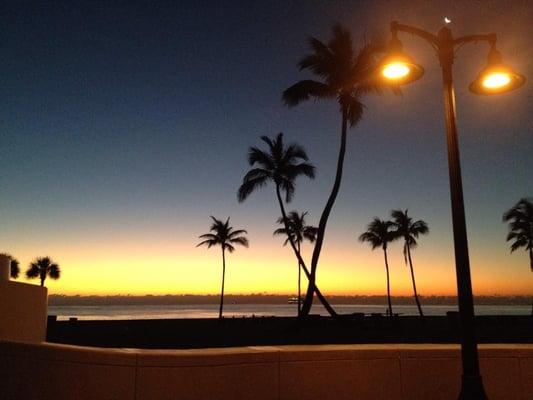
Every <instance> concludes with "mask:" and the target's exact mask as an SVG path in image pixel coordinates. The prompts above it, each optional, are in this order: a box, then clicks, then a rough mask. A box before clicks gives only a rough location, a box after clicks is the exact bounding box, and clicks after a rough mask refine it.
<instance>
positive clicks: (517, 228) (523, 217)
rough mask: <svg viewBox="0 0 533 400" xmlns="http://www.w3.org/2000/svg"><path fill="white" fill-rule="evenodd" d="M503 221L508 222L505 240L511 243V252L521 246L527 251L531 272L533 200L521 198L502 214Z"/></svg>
mask: <svg viewBox="0 0 533 400" xmlns="http://www.w3.org/2000/svg"><path fill="white" fill-rule="evenodd" d="M503 221H504V222H508V223H509V233H508V234H507V241H508V242H509V241H513V242H512V243H511V252H513V251H515V250H518V249H519V248H521V247H523V248H524V250H526V251H527V252H529V265H530V267H531V271H532V272H533V202H532V201H531V199H528V198H523V199H520V200H519V201H518V203H516V204H515V205H514V207H512V208H511V209H510V210H508V211H507V212H506V213H505V214H503Z"/></svg>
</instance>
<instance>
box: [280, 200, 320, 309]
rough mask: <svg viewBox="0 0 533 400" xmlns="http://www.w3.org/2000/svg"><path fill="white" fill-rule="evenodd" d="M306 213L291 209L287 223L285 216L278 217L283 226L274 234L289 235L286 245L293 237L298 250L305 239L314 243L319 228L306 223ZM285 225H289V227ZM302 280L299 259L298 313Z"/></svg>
mask: <svg viewBox="0 0 533 400" xmlns="http://www.w3.org/2000/svg"><path fill="white" fill-rule="evenodd" d="M306 215H307V211H306V212H303V213H301V214H300V213H298V211H291V212H289V214H288V215H287V219H288V221H287V224H285V221H284V220H283V217H280V218H278V221H277V222H278V224H281V225H283V228H278V229H276V230H275V231H274V235H283V236H287V239H285V243H283V245H284V246H286V245H287V243H289V242H290V238H292V240H293V242H294V243H296V248H297V249H298V252H300V249H301V244H302V242H303V241H304V240H308V241H309V242H310V243H313V242H314V241H315V239H316V232H317V228H316V227H315V226H311V225H306V223H305V216H306ZM285 226H287V227H288V229H287V228H286V227H285ZM301 281H302V265H301V264H300V261H298V315H300V308H301V296H302V290H301Z"/></svg>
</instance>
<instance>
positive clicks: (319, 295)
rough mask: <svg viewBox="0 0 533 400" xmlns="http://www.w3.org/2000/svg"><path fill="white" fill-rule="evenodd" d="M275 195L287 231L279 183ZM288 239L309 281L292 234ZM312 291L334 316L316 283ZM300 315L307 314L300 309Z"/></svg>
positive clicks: (334, 315) (288, 229)
mask: <svg viewBox="0 0 533 400" xmlns="http://www.w3.org/2000/svg"><path fill="white" fill-rule="evenodd" d="M276 196H277V198H278V202H279V208H280V210H281V216H282V218H283V223H284V226H285V229H286V231H287V232H290V228H289V224H288V218H287V213H286V212H285V206H284V205H283V200H282V199H281V193H280V190H279V185H276ZM288 239H289V243H290V245H291V247H292V249H293V251H294V254H295V255H296V258H297V259H298V262H299V263H300V265H301V267H302V269H303V271H304V273H305V275H306V276H307V279H308V280H309V282H311V274H310V273H309V270H308V269H307V267H306V266H305V262H304V260H303V258H302V255H301V254H300V252H299V251H298V249H297V248H296V244H295V243H294V240H293V238H292V236H291V235H288ZM314 292H315V293H316V296H317V297H318V299H319V300H320V302H321V303H322V305H323V306H324V308H325V309H326V310H327V311H328V313H329V314H330V315H331V316H332V317H336V316H337V313H336V312H335V310H334V309H333V307H331V305H330V304H329V303H328V301H327V300H326V298H325V297H324V296H323V295H322V293H321V292H320V290H319V289H318V287H316V285H314ZM304 305H305V302H304ZM302 308H303V306H302ZM302 315H307V314H303V313H302V311H300V316H302Z"/></svg>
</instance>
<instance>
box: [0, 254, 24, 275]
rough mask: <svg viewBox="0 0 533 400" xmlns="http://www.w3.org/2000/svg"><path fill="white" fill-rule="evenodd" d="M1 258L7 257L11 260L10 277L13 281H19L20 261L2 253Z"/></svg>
mask: <svg viewBox="0 0 533 400" xmlns="http://www.w3.org/2000/svg"><path fill="white" fill-rule="evenodd" d="M0 255H1V256H5V257H7V258H9V259H10V260H11V261H10V272H9V275H10V276H11V278H12V279H17V278H18V277H19V274H20V264H19V262H18V260H17V259H16V258H15V257H13V256H12V255H11V254H8V253H0Z"/></svg>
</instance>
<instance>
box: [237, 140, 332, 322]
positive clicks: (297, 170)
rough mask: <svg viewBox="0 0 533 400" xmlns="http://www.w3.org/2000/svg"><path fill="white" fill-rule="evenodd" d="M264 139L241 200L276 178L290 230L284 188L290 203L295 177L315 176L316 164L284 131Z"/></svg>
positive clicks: (252, 155) (253, 154)
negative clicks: (262, 148) (286, 139)
mask: <svg viewBox="0 0 533 400" xmlns="http://www.w3.org/2000/svg"><path fill="white" fill-rule="evenodd" d="M261 140H262V141H263V142H265V143H266V145H267V147H268V149H267V150H266V151H265V150H261V149H259V148H257V147H251V148H250V151H249V153H248V163H249V164H250V166H251V167H253V168H252V169H250V170H249V171H248V172H247V173H246V175H245V176H244V178H243V180H242V184H241V186H240V187H239V190H238V192H237V198H238V200H239V202H243V201H244V200H246V199H247V198H248V196H250V194H252V193H253V192H254V191H255V190H256V189H258V188H260V187H262V186H265V185H266V184H267V183H269V182H273V183H274V186H275V190H276V197H277V199H278V204H279V208H280V210H281V217H282V219H283V221H284V223H285V229H287V231H289V230H290V228H289V227H288V225H287V224H286V223H288V221H289V219H288V218H287V213H286V211H285V205H284V203H283V198H282V192H284V194H285V201H286V202H287V203H289V202H290V201H291V200H292V197H293V196H294V191H295V181H296V178H298V177H299V176H301V175H305V176H307V177H308V178H311V179H313V178H314V177H315V167H314V166H313V165H312V164H310V163H309V162H308V160H309V158H308V157H307V153H306V152H305V150H304V149H303V148H302V147H301V146H299V145H297V144H294V143H293V144H289V145H288V146H285V144H284V142H283V134H282V133H280V134H278V135H277V136H276V138H275V139H270V138H269V137H267V136H261ZM288 238H289V243H290V245H291V247H292V249H293V251H294V254H295V255H296V257H297V258H298V261H299V262H300V265H301V266H302V269H303V271H304V273H305V274H306V276H307V277H308V278H310V274H309V269H308V268H307V266H306V264H305V262H304V260H303V258H302V256H301V254H300V252H299V251H298V248H297V247H296V243H295V242H294V240H292V237H291V236H289V237H288ZM316 294H317V297H318V298H319V300H320V301H321V302H322V304H323V305H324V307H325V308H326V310H328V312H329V313H330V314H331V315H336V313H335V310H333V308H332V307H331V306H330V305H329V303H328V302H327V300H326V299H325V298H324V296H323V295H322V293H320V290H318V289H316Z"/></svg>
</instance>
